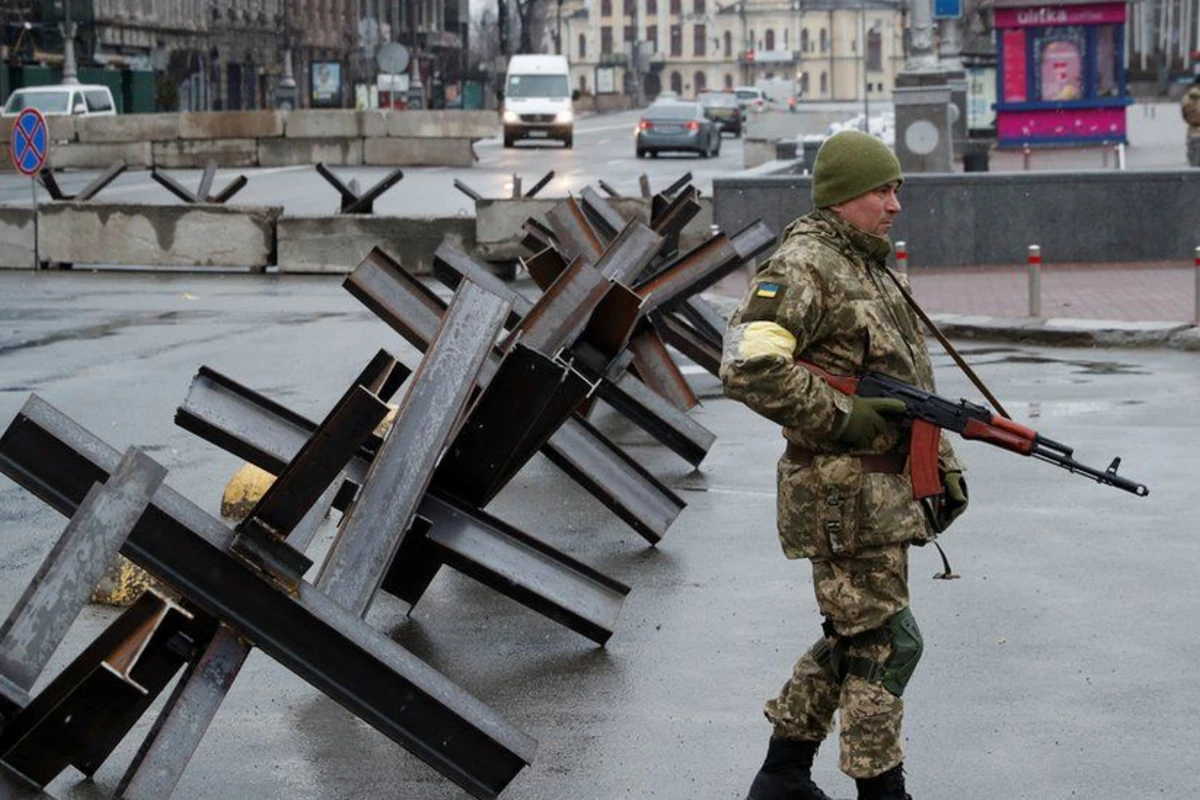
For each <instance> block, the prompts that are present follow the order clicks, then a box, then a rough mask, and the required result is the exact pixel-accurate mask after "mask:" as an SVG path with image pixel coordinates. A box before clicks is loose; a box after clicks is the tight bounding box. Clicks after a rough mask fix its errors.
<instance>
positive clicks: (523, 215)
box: [475, 197, 737, 261]
mask: <svg viewBox="0 0 1200 800" xmlns="http://www.w3.org/2000/svg"><path fill="white" fill-rule="evenodd" d="M561 202H562V198H561V197H560V198H553V197H545V198H543V197H523V198H517V199H486V200H480V201H478V202H476V203H475V223H476V224H475V252H476V253H477V254H478V255H479V257H480V258H482V259H485V260H487V261H513V260H516V259H517V258H521V257H524V256H527V255H529V251H528V250H527V249H526V248H525V246H524V245H523V244H521V240H522V239H524V238H525V232H524V231H523V230H522V229H521V226H522V224H524V222H525V220H527V219H529V218H530V217H533V218H534V219H537V220H539V221H540V222H542V223H543V224H544V223H545V222H546V212H547V211H549V210H550V209H551V208H553V207H554V206H555V205H557V204H559V203H561ZM608 202H609V204H611V205H612V207H613V208H614V209H615V210H616V211H617V213H619V214H620V215H621V216H622V217H624V218H625V219H627V220H629V219H637V220H640V221H642V222H645V223H647V224H649V222H650V201H649V200H646V199H644V198H641V197H611V198H608ZM712 223H713V207H712V199H711V198H708V197H702V198H700V211H699V213H698V214H696V216H695V217H693V218H692V219H691V220H690V221H689V222H688V224H687V225H685V226H684V228H683V231H682V232H681V233H680V236H679V249H680V250H681V251H683V252H687V251H688V250H691V249H692V248H694V247H696V246H698V245H700V244H701V243H703V242H704V241H705V240H707V239H708V238H709V236H711V226H712ZM728 232H729V233H731V234H732V233H736V232H737V231H736V230H731V231H728Z"/></svg>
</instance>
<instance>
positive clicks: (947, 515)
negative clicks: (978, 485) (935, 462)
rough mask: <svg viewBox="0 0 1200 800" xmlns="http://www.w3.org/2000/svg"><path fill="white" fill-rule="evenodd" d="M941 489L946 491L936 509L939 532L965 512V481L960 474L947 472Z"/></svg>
mask: <svg viewBox="0 0 1200 800" xmlns="http://www.w3.org/2000/svg"><path fill="white" fill-rule="evenodd" d="M942 487H943V488H944V489H945V490H946V492H945V494H943V495H942V497H941V502H939V503H938V508H937V522H938V528H939V530H943V531H944V530H946V528H949V527H950V523H952V522H954V520H956V519H958V517H959V516H960V515H961V514H962V513H963V512H964V511H966V510H967V502H968V501H967V479H966V478H964V477H963V474H962V473H961V472H958V471H957V470H956V471H954V472H947V473H946V474H945V476H944V477H943V478H942Z"/></svg>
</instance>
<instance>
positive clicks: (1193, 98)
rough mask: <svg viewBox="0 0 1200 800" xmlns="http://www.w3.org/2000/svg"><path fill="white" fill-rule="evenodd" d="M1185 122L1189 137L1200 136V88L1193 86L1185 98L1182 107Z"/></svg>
mask: <svg viewBox="0 0 1200 800" xmlns="http://www.w3.org/2000/svg"><path fill="white" fill-rule="evenodd" d="M1180 111H1181V112H1182V113H1183V119H1184V122H1186V123H1187V124H1188V135H1189V136H1200V86H1193V87H1192V88H1190V89H1188V90H1187V94H1185V95H1184V96H1183V103H1182V104H1181V105H1180Z"/></svg>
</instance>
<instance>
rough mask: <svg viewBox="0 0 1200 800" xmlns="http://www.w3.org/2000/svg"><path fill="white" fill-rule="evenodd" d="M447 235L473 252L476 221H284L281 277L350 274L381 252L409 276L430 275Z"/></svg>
mask: <svg viewBox="0 0 1200 800" xmlns="http://www.w3.org/2000/svg"><path fill="white" fill-rule="evenodd" d="M447 235H452V236H456V237H458V239H459V240H460V246H461V247H462V248H463V249H464V250H467V251H468V252H470V250H471V249H473V248H474V246H475V220H473V219H471V218H470V217H440V218H432V219H419V218H408V217H375V216H352V215H344V216H333V217H280V218H279V221H278V223H277V227H276V238H277V246H278V263H279V271H280V272H319V273H338V274H341V273H350V272H353V271H354V268H355V267H357V266H358V264H359V263H360V262H361V261H362V259H363V258H365V257H366V255H367V254H368V253H369V252H371V248H373V247H380V248H381V249H383V251H384V252H386V253H387V254H388V255H389V256H391V257H392V258H394V259H396V260H398V261H400V262H401V264H403V266H404V268H405V269H407V270H408V271H409V272H413V273H415V274H418V275H425V274H429V273H430V272H431V271H432V268H433V254H434V252H435V251H436V250H437V249H438V247H440V246H441V244H442V240H443V238H444V237H446V236H447Z"/></svg>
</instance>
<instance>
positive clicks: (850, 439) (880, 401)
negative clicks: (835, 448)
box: [837, 396, 905, 450]
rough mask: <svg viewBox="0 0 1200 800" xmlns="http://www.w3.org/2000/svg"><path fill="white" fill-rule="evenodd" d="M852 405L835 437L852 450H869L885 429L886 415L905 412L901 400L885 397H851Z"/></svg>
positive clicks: (886, 424) (886, 423) (886, 425)
mask: <svg viewBox="0 0 1200 800" xmlns="http://www.w3.org/2000/svg"><path fill="white" fill-rule="evenodd" d="M850 399H851V400H853V401H854V407H853V408H852V409H851V410H850V413H849V414H848V415H847V416H846V419H845V420H843V421H842V428H841V430H840V431H838V434H837V439H838V441H839V442H841V443H842V444H844V445H846V446H847V447H849V448H850V449H852V450H869V449H871V447H872V445H873V444H874V442H875V439H877V438H878V437H879V436H880V435H881V434H883V433H884V432H886V431H887V427H888V421H887V418H886V415H899V414H903V413H904V412H905V407H904V401H903V400H893V399H890V398H885V397H857V396H855V397H851V398H850Z"/></svg>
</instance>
